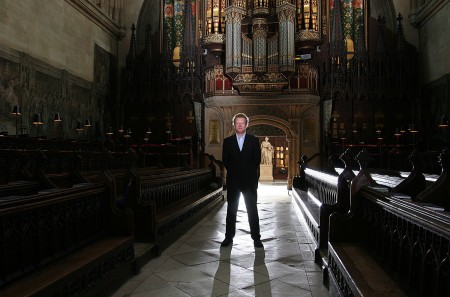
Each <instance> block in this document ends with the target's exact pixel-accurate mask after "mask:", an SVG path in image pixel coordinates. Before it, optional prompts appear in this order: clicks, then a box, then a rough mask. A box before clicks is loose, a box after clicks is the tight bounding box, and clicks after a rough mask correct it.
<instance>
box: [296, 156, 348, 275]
mask: <svg viewBox="0 0 450 297" xmlns="http://www.w3.org/2000/svg"><path fill="white" fill-rule="evenodd" d="M352 157H353V154H352V152H351V151H350V150H346V151H345V152H344V153H343V154H342V155H341V156H340V159H341V162H343V164H344V166H345V167H344V170H343V171H342V172H341V174H339V175H337V173H335V174H333V172H331V173H326V172H321V171H318V170H313V169H310V168H308V166H307V157H306V156H303V157H302V163H301V164H300V176H299V177H298V178H294V182H293V184H294V190H293V202H294V206H295V207H296V208H297V210H298V211H299V212H301V215H302V216H303V217H304V218H305V220H306V222H307V225H308V227H309V230H310V232H311V234H312V235H313V237H314V239H315V244H316V248H315V261H316V262H317V263H319V264H320V265H321V266H323V267H326V262H327V260H326V257H327V255H328V253H327V248H328V225H329V217H330V215H331V214H332V213H334V212H340V213H345V212H347V211H348V209H349V182H350V181H351V180H352V179H353V178H354V176H355V175H354V174H353V172H352V169H351V167H350V166H346V165H349V164H350V160H351V158H352ZM324 273H325V275H326V272H325V271H324Z"/></svg>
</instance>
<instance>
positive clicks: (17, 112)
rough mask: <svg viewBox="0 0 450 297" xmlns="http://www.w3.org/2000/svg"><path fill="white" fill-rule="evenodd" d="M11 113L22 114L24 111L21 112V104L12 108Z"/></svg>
mask: <svg viewBox="0 0 450 297" xmlns="http://www.w3.org/2000/svg"><path fill="white" fill-rule="evenodd" d="M11 114H12V115H14V116H20V115H22V113H21V112H20V106H19V105H15V106H14V107H13V110H12V112H11Z"/></svg>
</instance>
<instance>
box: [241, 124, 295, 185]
mask: <svg viewBox="0 0 450 297" xmlns="http://www.w3.org/2000/svg"><path fill="white" fill-rule="evenodd" d="M249 120H250V122H249V125H248V126H249V127H251V126H257V125H269V126H274V127H277V128H279V129H281V130H283V131H284V132H285V133H286V139H287V143H288V148H289V166H288V179H287V187H288V190H291V189H292V179H293V177H294V176H296V175H297V174H298V166H297V162H298V161H299V160H298V156H297V154H296V152H298V151H299V138H300V137H299V135H297V133H296V132H295V131H294V129H292V125H291V124H290V123H289V122H288V121H286V120H284V119H281V118H278V117H274V116H270V115H255V116H250V117H249Z"/></svg>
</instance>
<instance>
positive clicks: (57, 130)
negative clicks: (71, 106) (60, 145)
mask: <svg viewBox="0 0 450 297" xmlns="http://www.w3.org/2000/svg"><path fill="white" fill-rule="evenodd" d="M61 121H62V119H61V115H60V114H59V112H57V113H55V117H54V118H53V123H55V126H56V140H58V139H59V123H60V122H61Z"/></svg>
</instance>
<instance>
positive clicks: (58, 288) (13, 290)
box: [0, 237, 133, 297]
mask: <svg viewBox="0 0 450 297" xmlns="http://www.w3.org/2000/svg"><path fill="white" fill-rule="evenodd" d="M132 258H133V245H132V242H130V238H129V237H105V238H101V239H98V240H96V241H95V242H94V243H92V244H89V245H88V246H85V247H83V248H81V249H80V250H77V251H76V252H73V253H70V254H69V255H67V256H65V257H63V258H61V259H58V261H57V262H54V263H51V264H49V265H45V266H44V267H42V268H40V269H37V270H36V271H35V272H33V273H32V274H29V275H27V276H25V277H23V278H21V279H20V282H17V283H14V284H12V285H8V286H6V287H5V288H0V294H1V296H5V297H7V296H35V297H38V296H67V295H68V292H70V291H72V290H73V289H75V290H76V291H78V292H80V293H82V294H83V296H93V297H94V296H108V295H109V294H110V293H111V289H112V288H114V282H113V280H115V279H116V280H117V279H125V278H127V277H128V276H129V275H130V274H131V272H132V271H131V266H130V265H129V264H128V267H129V268H128V269H125V271H114V268H115V267H119V266H122V265H127V263H130V262H131V261H132ZM81 271H86V273H77V272H81ZM74 274H79V275H78V276H77V275H74ZM116 286H117V285H116ZM69 295H70V294H69Z"/></svg>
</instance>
